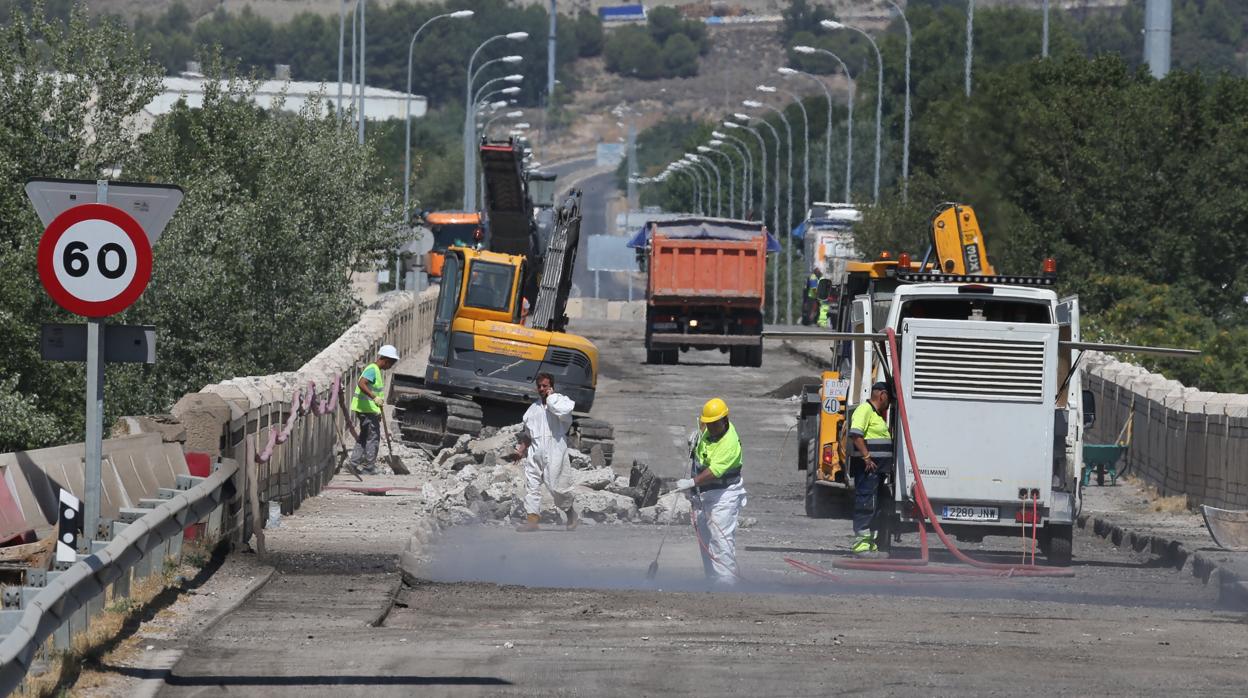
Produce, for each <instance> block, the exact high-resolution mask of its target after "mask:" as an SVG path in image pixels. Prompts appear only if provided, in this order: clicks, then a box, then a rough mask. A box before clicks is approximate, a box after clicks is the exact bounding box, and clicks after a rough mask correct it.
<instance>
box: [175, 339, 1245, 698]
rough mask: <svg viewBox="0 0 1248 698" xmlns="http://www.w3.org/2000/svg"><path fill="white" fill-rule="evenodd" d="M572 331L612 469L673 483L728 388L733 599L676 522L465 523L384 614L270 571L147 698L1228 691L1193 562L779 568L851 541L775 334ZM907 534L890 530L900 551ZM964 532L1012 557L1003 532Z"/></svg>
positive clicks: (330, 575)
mask: <svg viewBox="0 0 1248 698" xmlns="http://www.w3.org/2000/svg"><path fill="white" fill-rule="evenodd" d="M572 329H573V330H574V331H577V332H580V333H583V334H586V335H588V336H589V337H591V338H592V339H594V340H595V341H596V342H597V343H598V345H599V346H600V347H602V348H603V360H602V367H601V378H600V383H599V394H598V399H597V402H596V404H595V416H597V417H599V418H602V419H607V420H610V421H611V422H613V423H614V424H615V428H616V438H617V447H616V452H617V454H618V456H617V458H618V461H617V465H618V466H620V467H621V468H624V467H626V464H627V463H629V462H631V460H632V459H634V458H637V459H640V460H643V461H646V462H647V463H649V464H650V465H651V466H652V467H654V468H655V469H657V470H658V471H659V472H660V473H661V474H662V475H664V476H669V477H675V476H678V475H682V474H683V473H684V469H685V467H686V466H685V461H684V455H683V454H684V453H685V445H684V444H685V438H686V435H687V434H688V433H689V431H690V430H691V429H692V428H693V425H694V420H695V416H696V414H697V412H698V409H699V406H700V405H701V403H702V402H703V401H704V400H705V399H707V398H709V397H711V396H713V395H720V396H723V397H724V398H725V399H726V400H727V402H728V404H729V406H730V409H731V418H732V419H733V420H734V422H735V423H736V425H737V428H738V430H739V432H740V434H741V437H742V439H743V441H744V448H745V480H746V487H747V489H748V491H749V502H748V505H747V506H746V508H745V510H744V512H743V516H745V517H749V518H750V519H753V521H749V522H748V523H749V525H748V526H746V527H744V528H743V529H742V530H740V531H739V533H738V537H737V544H738V549H739V550H740V555H739V560H740V563H741V567H742V576H743V578H744V579H743V581H742V582H741V584H740V585H739V586H738V588H737V589H736V590H735V591H731V592H710V591H708V590H707V588H706V586H705V584H704V582H703V580H702V579H701V568H700V563H699V560H698V554H697V548H696V543H695V541H694V539H693V537H692V534H691V532H690V529H689V527H688V526H687V525H682V524H676V525H674V526H671V527H670V528H665V527H662V526H653V525H642V524H636V525H629V524H597V525H587V526H584V527H582V528H581V529H579V530H577V531H575V532H573V533H567V532H564V531H562V530H549V531H543V532H541V533H537V534H529V535H520V534H517V533H514V532H513V531H511V530H510V529H509V528H507V527H504V526H502V525H474V526H463V527H458V528H456V529H452V530H451V531H449V532H447V533H446V534H444V535H443V537H442V538H441V540H440V543H439V544H438V545H437V547H436V548H435V554H434V555H433V558H432V560H431V561H430V563H429V565H428V568H427V569H425V570H423V577H425V579H426V580H427V581H423V582H421V583H419V584H417V585H416V586H414V587H403V588H401V589H400V591H399V592H398V594H397V596H396V602H395V605H394V606H393V608H391V609H390V611H389V613H388V616H387V617H386V618H385V621H384V624H383V625H382V627H376V628H373V627H366V623H367V622H368V621H369V620H370V619H373V618H376V617H377V615H378V614H379V612H381V611H383V610H384V609H385V608H386V607H387V606H388V602H389V595H388V593H386V590H387V589H388V588H390V587H389V584H390V583H393V580H394V578H395V574H394V573H393V572H387V571H386V568H387V567H388V566H389V564H390V561H389V560H388V559H387V558H385V557H384V556H380V557H379V556H370V555H368V554H365V553H361V554H358V555H354V556H342V559H326V558H325V557H324V556H322V557H319V558H316V559H309V558H307V557H303V558H300V559H298V560H290V561H286V562H284V563H280V564H279V572H278V575H277V576H276V578H275V579H274V581H273V582H271V583H270V584H269V585H268V586H267V587H265V588H264V589H262V590H261V591H260V592H259V593H258V594H257V595H256V596H255V597H253V598H252V599H251V600H249V601H248V602H246V603H244V604H243V605H242V606H241V607H239V608H238V609H237V610H235V611H234V612H233V613H231V614H229V615H228V616H226V617H225V618H224V620H223V621H222V622H220V623H218V624H217V625H215V626H214V627H213V628H211V629H210V630H208V631H207V632H206V633H204V635H203V636H202V637H199V638H197V639H196V641H195V643H194V648H193V650H189V651H187V652H185V653H184V654H183V656H182V657H181V659H180V661H179V662H178V663H177V664H176V665H175V666H174V667H173V669H172V670H171V671H170V672H169V673H168V675H167V676H165V677H164V679H163V683H162V684H161V686H160V694H161V695H221V694H236V695H255V694H263V695H292V696H293V695H299V696H313V695H316V696H330V695H334V696H339V695H361V696H363V695H367V696H377V695H395V696H398V695H416V694H419V695H628V696H636V695H659V694H697V695H719V696H724V695H751V694H759V693H765V694H768V695H776V696H784V697H785V698H787V697H789V696H807V695H811V696H813V695H820V696H822V695H828V694H841V693H851V692H852V693H861V694H868V695H898V694H906V695H918V694H922V695H955V694H957V695H981V694H993V695H1000V694H1013V695H1020V694H1021V695H1028V696H1034V695H1037V694H1042V695H1132V696H1136V695H1169V694H1174V693H1176V692H1180V691H1181V692H1183V693H1186V694H1194V695H1243V692H1244V679H1245V675H1246V674H1245V670H1244V664H1245V656H1246V655H1248V622H1246V621H1248V618H1246V617H1245V615H1244V614H1243V613H1240V612H1236V611H1230V610H1224V609H1219V608H1217V607H1216V606H1215V605H1214V602H1213V599H1214V598H1215V596H1216V592H1215V590H1213V589H1210V588H1206V587H1205V586H1204V585H1202V584H1200V583H1199V582H1198V581H1196V580H1195V579H1194V578H1193V577H1191V576H1190V575H1188V574H1180V573H1177V572H1174V571H1173V570H1170V569H1166V568H1161V567H1158V566H1155V565H1154V564H1152V563H1151V562H1150V561H1148V560H1147V559H1146V558H1136V557H1133V556H1131V555H1130V554H1128V553H1125V552H1122V551H1119V550H1117V549H1114V548H1111V547H1109V546H1108V545H1107V544H1105V543H1104V542H1102V541H1101V539H1099V538H1094V537H1092V536H1091V535H1090V534H1089V535H1085V534H1083V532H1082V531H1078V532H1077V533H1076V539H1075V558H1076V559H1075V563H1074V571H1075V576H1074V577H1073V578H1064V579H1022V578H1014V579H957V580H953V579H946V578H940V577H928V576H925V575H888V574H880V573H868V572H843V571H839V570H837V571H835V572H834V578H832V579H829V578H824V577H820V576H816V575H812V574H808V573H805V572H801V571H798V570H796V569H794V568H793V567H791V566H790V565H789V563H787V562H786V558H789V559H796V560H800V561H803V562H806V563H809V564H812V565H815V566H817V567H819V568H822V569H831V568H832V566H833V564H834V563H835V562H836V561H837V560H841V559H845V558H846V557H847V556H848V544H849V537H850V536H849V534H850V531H849V525H848V522H846V521H840V520H812V519H808V518H807V517H805V516H804V515H803V513H802V501H801V494H802V488H801V484H800V483H801V478H800V473H799V472H798V471H797V470H796V468H795V466H794V463H795V443H794V437H793V434H792V433H791V432H792V430H791V427H792V425H793V422H794V420H793V415H794V413H795V412H796V403H795V402H794V401H792V400H790V399H787V397H788V396H789V395H792V394H793V393H794V392H795V390H794V388H793V386H794V385H796V384H797V383H800V378H801V377H802V376H810V375H813V374H814V373H815V369H814V368H812V367H810V366H807V365H804V364H802V363H800V362H799V361H798V360H797V359H796V358H794V357H792V356H791V355H789V354H787V353H785V352H784V351H782V350H781V349H779V348H778V347H773V346H769V347H768V349H767V351H766V353H765V356H764V365H763V368H761V369H743V368H733V367H729V366H728V365H727V361H726V356H724V355H721V354H718V353H693V352H691V353H689V354H684V355H682V356H681V364H680V365H678V366H648V365H645V364H644V363H643V357H644V350H643V347H642V344H641V334H640V332H641V328H640V326H638V325H623V324H607V323H599V324H584V323H582V324H579V325H576V326H574V327H573V328H572ZM951 428H956V425H951ZM665 534H666V542H665V544H664V546H663V549H662V554H661V557H660V558H659V560H660V566H659V574H658V576H657V578H656V579H655V580H654V582H647V581H646V580H645V571H646V568H647V566H648V565H649V563H650V562H651V560H653V559H655V554H656V551H657V550H658V548H659V544H660V540H661V538H662V537H663V536H664V535H665ZM915 544H916V541H915V540H914V537H913V536H909V537H906V538H905V540H904V542H903V543H902V544H901V545H900V546H899V548H900V549H899V550H898V552H897V554H898V555H903V556H904V555H913V554H914V552H915V551H914V546H915ZM969 547H970V548H972V552H973V554H976V555H980V556H984V557H986V558H991V559H998V560H1004V559H1017V557H1018V554H1019V548H1020V543H1019V541H1017V540H1013V539H991V538H990V539H988V540H987V541H986V542H985V543H984V544H979V545H974V546H969ZM938 559H944V558H940V556H938ZM379 560H380V561H379ZM279 562H280V561H279Z"/></svg>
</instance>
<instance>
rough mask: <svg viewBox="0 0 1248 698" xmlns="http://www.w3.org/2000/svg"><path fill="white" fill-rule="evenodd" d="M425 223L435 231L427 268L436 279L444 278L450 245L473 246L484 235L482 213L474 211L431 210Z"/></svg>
mask: <svg viewBox="0 0 1248 698" xmlns="http://www.w3.org/2000/svg"><path fill="white" fill-rule="evenodd" d="M425 225H426V226H428V228H429V230H430V231H431V232H432V233H433V249H432V250H430V251H429V259H428V260H427V261H426V262H425V269H426V270H427V271H428V272H429V276H430V277H432V278H435V279H440V278H442V264H443V262H444V260H445V258H446V249H447V248H448V247H453V246H455V245H459V246H461V247H471V246H472V245H474V244H476V243H478V242H480V241H481V239H482V237H483V235H484V233H483V231H482V225H481V214H480V213H477V212H474V211H430V212H429V213H426V214H425Z"/></svg>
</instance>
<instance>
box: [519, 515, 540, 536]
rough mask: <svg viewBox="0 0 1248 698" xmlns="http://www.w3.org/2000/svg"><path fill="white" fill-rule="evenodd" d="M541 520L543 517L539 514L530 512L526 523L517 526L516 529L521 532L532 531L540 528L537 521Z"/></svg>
mask: <svg viewBox="0 0 1248 698" xmlns="http://www.w3.org/2000/svg"><path fill="white" fill-rule="evenodd" d="M540 520H541V517H539V516H538V515H537V514H529V515H528V517H527V518H525V520H524V523H522V524H519V525H517V526H516V531H517V532H519V533H532V532H534V531H536V530H538V526H537V522H538V521H540Z"/></svg>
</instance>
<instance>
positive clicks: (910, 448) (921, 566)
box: [833, 327, 1075, 577]
mask: <svg viewBox="0 0 1248 698" xmlns="http://www.w3.org/2000/svg"><path fill="white" fill-rule="evenodd" d="M884 333H885V334H886V335H887V337H888V348H889V351H890V353H891V356H890V357H889V358H890V363H891V365H892V368H893V381H894V383H895V390H894V392H895V393H896V395H897V412H898V415H899V416H900V417H901V428H902V431H903V433H904V434H905V436H906V453H907V454H908V455H909V456H910V466H911V470H912V471H913V472H914V499H915V503H916V504H917V505H918V507H919V521H918V523H919V539H920V547H921V550H922V558H921V559H920V560H852V561H843V562H837V563H836V564H835V565H833V566H834V567H836V568H838V569H849V570H871V571H876V572H918V573H923V574H952V575H958V576H985V577H1073V576H1075V573H1074V571H1073V570H1071V569H1069V568H1064V567H1040V566H1038V565H1036V564H1035V558H1034V552H1033V558H1032V563H1031V564H1029V565H1028V564H1018V565H1010V564H1003V563H996V562H983V561H981V560H976V559H975V558H973V557H971V556H969V555H967V554H966V553H964V552H962V551H961V550H959V549H958V546H957V545H955V544H954V542H953V541H952V540H950V539H949V536H948V535H946V534H945V531H944V529H943V528H941V526H940V521H938V520H937V519H936V514H935V513H934V512H933V511H932V503H931V501H930V500H928V498H927V488H926V487H925V486H924V485H923V474H922V472H920V470H919V459H918V458H916V457H915V455H914V440H913V439H911V438H910V417H909V415H908V414H907V413H906V398H905V395H904V393H905V391H904V390H902V386H901V359H900V353H899V352H898V350H897V333H896V332H894V331H893V329H892V328H891V327H886V328H884ZM1034 506H1035V504H1034V503H1033V507H1034ZM924 518H926V519H927V520H928V521H930V522H931V524H932V530H933V531H935V532H936V537H938V538H940V542H941V543H942V544H943V545H944V546H945V548H947V549H948V550H949V552H950V553H952V554H953V556H954V557H955V558H957V559H958V560H960V561H961V562H963V563H966V564H968V565H970V566H971V568H972V569H966V568H960V567H951V566H945V565H929V564H928V545H927V529H926V526H925V525H924V523H923V519H924ZM1035 525H1036V522H1035V516H1034V515H1033V517H1032V527H1033V533H1032V535H1033V537H1034V535H1035V533H1034V527H1035ZM1025 534H1026V529H1024V535H1025Z"/></svg>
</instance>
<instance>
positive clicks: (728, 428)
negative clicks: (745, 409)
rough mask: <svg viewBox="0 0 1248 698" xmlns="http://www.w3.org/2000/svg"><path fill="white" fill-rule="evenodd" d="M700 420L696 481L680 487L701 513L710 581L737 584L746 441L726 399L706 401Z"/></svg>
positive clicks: (704, 564) (700, 527)
mask: <svg viewBox="0 0 1248 698" xmlns="http://www.w3.org/2000/svg"><path fill="white" fill-rule="evenodd" d="M699 421H700V422H701V429H700V431H699V433H698V435H697V437H696V438H695V440H694V444H693V452H692V454H691V456H692V465H691V469H692V475H693V477H690V478H685V479H683V480H679V481H677V483H676V489H677V490H684V491H686V492H688V493H689V497H690V499H691V500H692V503H693V507H694V510H695V511H697V516H696V517H695V522H696V525H697V528H698V548H699V549H700V550H701V552H702V569H703V570H704V571H705V572H706V577H707V579H709V580H711V582H712V583H714V584H717V585H719V584H723V585H732V584H735V583H736V582H737V580H738V578H739V571H738V569H737V544H736V533H737V518H738V517H739V516H740V514H741V507H743V506H745V503H746V496H745V483H744V482H743V481H742V479H741V463H742V461H741V439H740V437H738V436H737V430H736V428H735V427H734V426H733V425H732V423H731V422H729V421H728V405H727V403H725V402H724V401H723V400H722V399H721V398H713V399H711V400H708V401H707V403H706V404H705V405H704V406H703V407H702V416H701V418H700V419H699Z"/></svg>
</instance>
